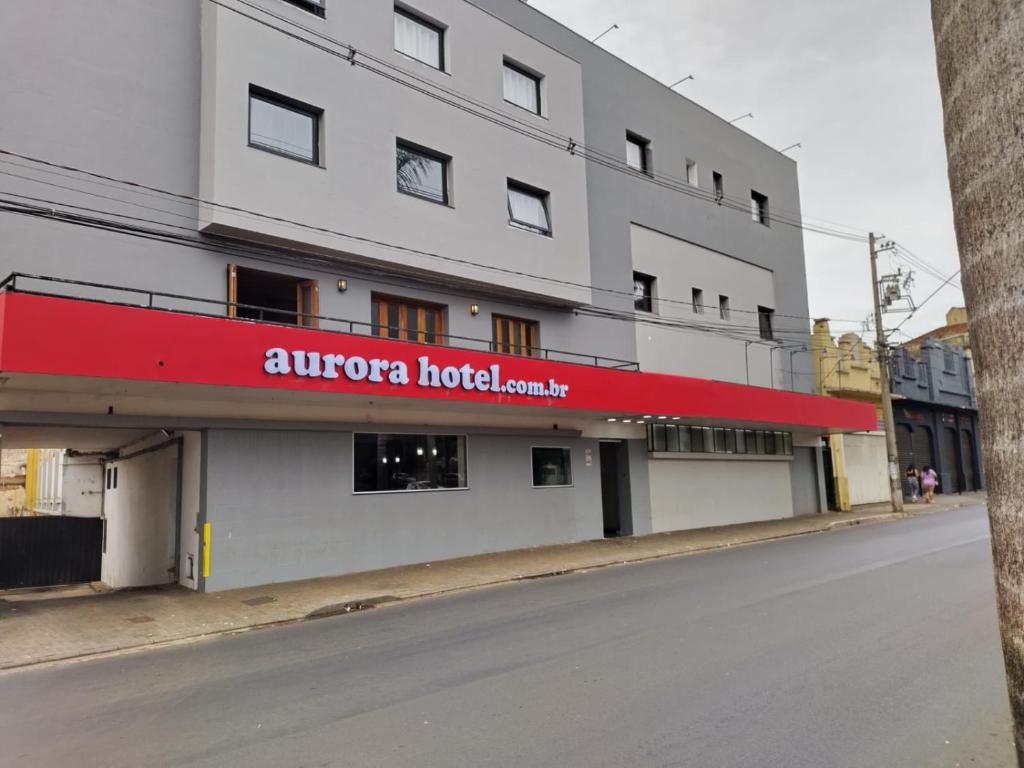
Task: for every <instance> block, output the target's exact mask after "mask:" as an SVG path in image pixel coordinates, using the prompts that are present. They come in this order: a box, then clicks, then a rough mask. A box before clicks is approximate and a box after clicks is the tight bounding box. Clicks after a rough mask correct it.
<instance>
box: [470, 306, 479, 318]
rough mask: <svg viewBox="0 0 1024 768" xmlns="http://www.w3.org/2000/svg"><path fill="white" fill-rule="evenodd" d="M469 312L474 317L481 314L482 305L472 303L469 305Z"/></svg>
mask: <svg viewBox="0 0 1024 768" xmlns="http://www.w3.org/2000/svg"><path fill="white" fill-rule="evenodd" d="M469 314H471V315H472V316H473V317H476V316H477V315H479V314H480V305H479V304H470V305H469Z"/></svg>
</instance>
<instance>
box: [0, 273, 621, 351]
mask: <svg viewBox="0 0 1024 768" xmlns="http://www.w3.org/2000/svg"><path fill="white" fill-rule="evenodd" d="M0 291H5V292H14V293H24V294H30V295H34V296H51V297H56V298H66V299H76V300H79V301H89V302H94V303H98V304H111V305H115V306H123V307H141V308H143V309H152V310H158V311H161V312H174V313H177V314H182V315H193V316H198V317H215V318H219V319H231V320H233V321H235V322H243V323H245V322H250V323H262V324H266V325H277V326H281V327H285V328H295V327H300V328H301V327H306V328H310V329H311V330H313V327H312V324H311V323H310V321H311V320H314V319H315V320H316V327H315V330H319V331H327V332H329V333H343V334H349V335H360V336H373V337H377V338H387V336H386V335H385V334H381V333H380V331H381V330H382V329H384V328H387V329H388V330H391V329H392V326H381V325H380V324H378V323H368V322H364V321H361V320H349V319H346V318H341V317H331V316H329V315H313V314H310V313H308V312H299V311H291V310H285V309H279V308H277V307H266V306H259V305H256V304H243V303H240V302H230V301H227V300H225V301H219V300H217V299H207V298H202V297H199V296H186V295H183V294H178V293H166V292H164V291H151V290H147V289H144V288H132V287H128V286H123V285H110V284H107V283H93V282H88V281H85V280H72V279H69V278H63V277H51V276H47V275H32V274H27V273H24V272H12V273H11V274H9V275H8V276H7V277H6V278H5V279H4V280H3V281H0ZM231 309H234V310H235V311H236V312H237V311H238V310H239V309H242V310H247V311H252V312H257V313H259V314H260V317H261V318H262V316H263V315H264V314H266V315H270V316H273V317H280V316H282V315H284V316H290V317H294V318H295V322H288V323H282V322H277V321H274V320H264V319H251V318H229V317H228V314H229V312H230V310H231ZM204 310H205V311H204ZM398 330H400V331H401V330H408V331H414V330H415V329H402V328H399V329H398ZM434 335H435V337H436V338H438V339H442V340H443V344H444V345H445V346H452V347H458V348H461V349H469V350H475V351H478V352H490V353H492V354H499V355H507V356H509V357H521V355H509V354H508V353H507V352H502V351H501V350H500V349H499V348H498V345H497V344H496V343H495V342H494V341H493V340H491V339H480V338H474V337H471V336H455V335H452V334H447V333H436V334H434ZM406 343H408V344H423V342H418V341H407V342H406ZM423 346H437V345H436V344H423ZM533 350H534V352H535V354H534V355H532V357H534V358H537V359H542V360H550V361H552V362H561V363H573V364H576V365H588V366H592V367H596V368H614V369H618V370H629V371H639V370H640V364H639V363H637V362H633V361H630V360H620V359H618V358H614V357H606V356H604V355H589V354H585V353H582V352H569V351H566V350H564V349H550V348H547V347H534V348H533Z"/></svg>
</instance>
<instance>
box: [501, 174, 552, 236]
mask: <svg viewBox="0 0 1024 768" xmlns="http://www.w3.org/2000/svg"><path fill="white" fill-rule="evenodd" d="M508 221H509V224H512V225H513V226H516V227H521V228H522V229H528V230H530V231H531V232H536V233H538V234H541V235H550V234H551V221H550V219H549V218H548V193H547V192H542V191H541V190H539V189H534V188H532V187H527V186H526V185H524V184H519V183H518V182H515V181H512V180H511V179H509V181H508Z"/></svg>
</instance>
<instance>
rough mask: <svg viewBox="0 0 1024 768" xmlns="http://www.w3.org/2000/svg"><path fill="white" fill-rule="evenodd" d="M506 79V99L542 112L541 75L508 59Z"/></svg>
mask: <svg viewBox="0 0 1024 768" xmlns="http://www.w3.org/2000/svg"><path fill="white" fill-rule="evenodd" d="M504 81H505V82H504V86H505V101H507V102H508V103H509V104H515V105H516V106H517V107H522V108H523V109H525V110H527V111H529V112H533V113H534V114H535V115H539V114H540V111H541V108H540V77H538V76H537V75H534V74H531V73H530V72H527V71H526V70H525V69H523V68H522V67H518V66H516V65H515V64H511V63H510V62H508V61H506V62H505V70H504Z"/></svg>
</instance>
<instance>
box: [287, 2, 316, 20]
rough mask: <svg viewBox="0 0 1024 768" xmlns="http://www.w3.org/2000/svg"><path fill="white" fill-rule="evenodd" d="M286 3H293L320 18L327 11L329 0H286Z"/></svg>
mask: <svg viewBox="0 0 1024 768" xmlns="http://www.w3.org/2000/svg"><path fill="white" fill-rule="evenodd" d="M284 1H285V2H286V3H289V4H291V5H297V6H298V7H299V8H302V9H303V10H304V11H309V12H310V13H312V14H314V15H315V16H319V17H320V18H323V17H324V14H325V12H326V6H327V0H284Z"/></svg>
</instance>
